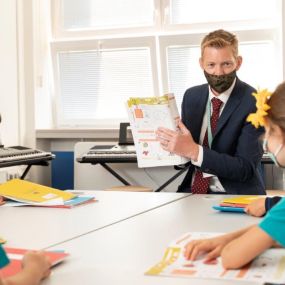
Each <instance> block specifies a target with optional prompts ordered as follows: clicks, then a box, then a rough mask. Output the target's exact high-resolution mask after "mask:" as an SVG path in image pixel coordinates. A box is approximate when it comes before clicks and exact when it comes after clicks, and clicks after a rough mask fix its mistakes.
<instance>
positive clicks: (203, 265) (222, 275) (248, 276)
mask: <svg viewBox="0 0 285 285" xmlns="http://www.w3.org/2000/svg"><path fill="white" fill-rule="evenodd" d="M220 234H221V233H199V232H198V233H197V232H192V233H187V234H185V235H183V236H182V237H180V238H178V239H177V240H175V241H174V242H172V243H171V244H170V245H169V247H168V248H167V249H166V251H165V253H164V256H163V258H162V260H161V261H160V262H159V263H157V264H156V265H155V266H153V267H151V268H150V269H149V270H148V271H147V272H146V273H145V274H147V275H155V276H168V277H184V278H185V277H186V278H207V279H230V280H240V281H254V282H258V283H259V282H271V283H284V282H285V249H280V248H278V249H268V250H266V251H265V252H264V253H263V254H261V255H260V256H258V257H257V258H256V259H255V260H254V261H252V262H251V263H249V264H248V265H246V266H244V267H243V268H241V269H237V270H225V269H224V268H223V266H222V263H221V258H217V259H215V260H211V261H209V262H205V259H204V258H205V256H200V257H198V259H197V260H195V261H193V262H191V261H189V260H186V259H185V258H184V255H183V253H184V246H185V245H186V244H187V243H188V242H189V241H191V240H195V239H204V238H210V237H214V236H217V235H220Z"/></svg>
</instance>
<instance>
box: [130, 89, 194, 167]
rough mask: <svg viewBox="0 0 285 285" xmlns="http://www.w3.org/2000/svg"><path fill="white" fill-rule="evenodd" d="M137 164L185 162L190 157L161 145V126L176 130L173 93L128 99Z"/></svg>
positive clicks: (177, 115)
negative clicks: (165, 148)
mask: <svg viewBox="0 0 285 285" xmlns="http://www.w3.org/2000/svg"><path fill="white" fill-rule="evenodd" d="M127 109H128V115H129V120H130V125H131V130H132V135H133V138H134V143H135V148H136V153H137V160H138V167H155V166H167V165H178V164H184V163H186V162H188V161H189V160H188V159H186V158H185V157H181V156H178V155H176V154H174V153H170V152H168V151H165V150H164V149H162V148H161V146H160V143H159V141H158V140H157V139H156V134H155V132H156V130H157V128H158V127H165V128H168V129H171V130H176V129H177V128H176V126H177V120H178V119H179V112H178V109H177V105H176V101H175V97H174V95H173V94H167V95H164V96H161V97H142V98H138V97H132V98H129V100H128V101H127Z"/></svg>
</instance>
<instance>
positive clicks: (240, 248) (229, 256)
mask: <svg viewBox="0 0 285 285" xmlns="http://www.w3.org/2000/svg"><path fill="white" fill-rule="evenodd" d="M274 244H275V242H274V240H273V239H272V238H271V237H270V236H269V235H268V234H267V233H266V232H264V231H263V230H262V229H261V228H259V227H258V226H254V227H252V228H250V229H248V230H247V231H246V232H245V233H244V234H243V235H241V236H240V237H238V238H236V239H234V240H233V241H231V242H230V243H228V244H227V245H226V246H225V247H224V248H223V250H222V253H221V256H222V262H223V266H224V267H225V268H226V269H236V268H240V267H242V266H244V265H246V264H247V263H248V262H250V261H251V260H253V259H254V258H255V257H256V256H258V255H259V254H261V253H262V252H263V251H264V250H266V249H268V248H270V247H271V246H273V245H274Z"/></svg>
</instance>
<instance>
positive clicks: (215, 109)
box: [211, 97, 223, 112]
mask: <svg viewBox="0 0 285 285" xmlns="http://www.w3.org/2000/svg"><path fill="white" fill-rule="evenodd" d="M211 101H212V106H213V112H219V111H220V108H221V106H222V104H223V101H221V100H220V99H218V98H215V97H214V98H212V100H211Z"/></svg>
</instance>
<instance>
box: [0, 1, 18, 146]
mask: <svg viewBox="0 0 285 285" xmlns="http://www.w3.org/2000/svg"><path fill="white" fill-rule="evenodd" d="M0 63H1V64H0V102H1V104H0V113H1V116H2V123H1V125H0V131H1V138H2V142H3V143H4V144H5V145H13V144H18V142H19V111H18V102H19V98H18V62H17V22H16V0H5V1H0Z"/></svg>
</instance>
